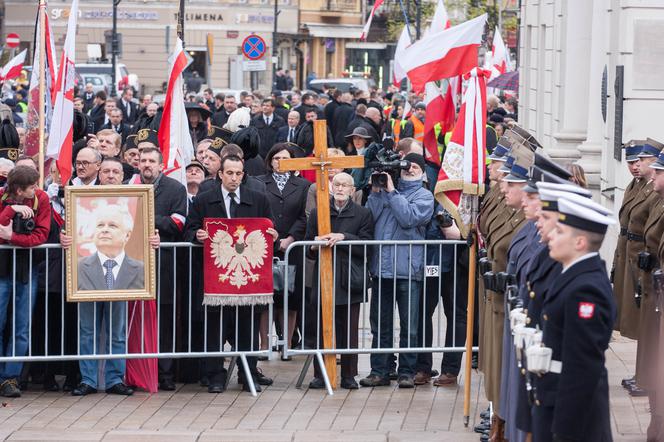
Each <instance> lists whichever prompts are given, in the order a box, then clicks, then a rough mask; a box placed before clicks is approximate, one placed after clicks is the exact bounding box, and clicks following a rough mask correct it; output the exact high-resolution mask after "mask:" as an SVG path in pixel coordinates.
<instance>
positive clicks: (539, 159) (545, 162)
mask: <svg viewBox="0 0 664 442" xmlns="http://www.w3.org/2000/svg"><path fill="white" fill-rule="evenodd" d="M535 166H537V167H539V168H540V169H542V170H543V171H546V172H549V173H551V174H553V175H556V176H558V177H559V178H561V179H563V180H569V179H570V178H572V174H571V173H569V171H567V169H565V168H564V167H562V166H561V165H559V164H556V163H554V162H553V161H551V159H550V158H548V157H545V156H544V155H542V154H539V153H537V152H535Z"/></svg>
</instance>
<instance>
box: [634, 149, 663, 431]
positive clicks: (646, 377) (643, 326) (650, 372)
mask: <svg viewBox="0 0 664 442" xmlns="http://www.w3.org/2000/svg"><path fill="white" fill-rule="evenodd" d="M648 169H649V172H650V175H647V176H644V178H645V179H649V180H652V182H653V195H656V197H657V198H656V203H655V204H654V207H653V210H652V211H651V212H650V215H649V216H648V220H647V221H646V225H645V229H644V234H643V236H644V237H645V248H644V251H643V252H641V253H639V255H638V265H639V269H640V275H639V282H640V283H641V287H642V296H641V308H640V309H639V313H640V316H639V322H640V327H639V342H638V349H637V353H636V359H637V364H636V367H637V371H636V382H637V385H639V386H640V387H642V388H644V389H645V390H646V391H647V392H648V397H649V400H650V413H651V425H650V426H649V428H648V440H661V439H656V437H657V433H659V431H660V430H659V427H661V425H662V419H663V417H662V411H663V410H662V409H661V407H658V404H657V392H656V388H657V387H658V386H659V385H661V384H660V383H659V382H658V381H659V380H658V378H657V373H658V371H657V370H658V366H657V359H658V353H659V336H658V333H659V326H660V324H659V323H660V313H659V311H658V299H657V294H656V293H655V285H654V283H653V271H654V270H656V269H658V268H660V267H661V261H660V260H659V255H658V251H659V249H660V243H661V242H662V236H663V235H664V199H663V198H662V196H664V153H660V154H659V157H658V159H657V161H655V162H653V163H652V164H651V165H650V166H649V168H648Z"/></svg>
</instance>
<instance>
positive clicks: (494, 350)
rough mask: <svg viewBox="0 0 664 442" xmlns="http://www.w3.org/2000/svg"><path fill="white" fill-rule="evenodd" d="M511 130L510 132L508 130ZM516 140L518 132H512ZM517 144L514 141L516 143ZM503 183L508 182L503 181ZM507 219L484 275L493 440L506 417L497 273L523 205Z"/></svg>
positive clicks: (494, 242)
mask: <svg viewBox="0 0 664 442" xmlns="http://www.w3.org/2000/svg"><path fill="white" fill-rule="evenodd" d="M508 133H510V132H508ZM512 135H513V136H514V137H515V139H516V140H519V138H520V137H519V136H518V135H516V134H512ZM519 143H520V144H521V145H522V146H523V145H526V143H527V142H525V140H523V139H522V138H521V141H519ZM513 144H514V143H513ZM514 161H515V158H514V157H512V156H510V157H508V160H507V162H506V163H505V165H504V166H503V168H502V169H500V170H501V171H502V172H503V173H509V172H510V170H511V167H512V165H513V164H514ZM500 185H501V186H504V185H506V183H502V181H501V184H500ZM505 211H506V212H507V214H508V216H507V217H506V219H504V220H501V221H502V222H501V223H500V224H499V225H498V226H497V229H496V231H495V233H493V232H492V233H491V237H490V242H489V243H488V244H487V258H488V259H489V260H490V262H491V271H490V272H487V273H485V274H484V275H483V278H484V285H485V288H486V299H487V304H486V306H485V308H486V310H485V314H486V316H487V317H488V318H487V321H486V324H487V328H486V329H485V332H484V339H485V342H484V345H485V350H487V351H485V353H484V354H485V358H484V375H485V376H484V380H485V383H486V387H485V388H486V392H487V398H488V399H489V400H490V401H491V402H492V404H493V411H494V415H493V416H492V419H491V434H490V437H491V439H492V440H503V432H504V420H502V419H501V418H500V417H501V416H502V415H501V410H500V373H501V365H502V348H503V330H504V322H505V316H504V315H505V305H504V304H505V296H504V295H505V294H504V291H503V290H504V288H500V287H498V281H497V275H498V274H499V273H501V272H505V270H506V269H507V249H508V248H509V245H510V243H511V242H512V238H513V237H514V235H515V234H516V232H518V231H519V230H520V229H521V228H522V227H523V225H524V224H525V220H526V219H525V216H524V214H523V210H521V208H513V207H507V208H506V210H505Z"/></svg>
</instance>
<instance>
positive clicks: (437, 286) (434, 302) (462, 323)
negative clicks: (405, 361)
mask: <svg viewBox="0 0 664 442" xmlns="http://www.w3.org/2000/svg"><path fill="white" fill-rule="evenodd" d="M454 280H455V274H454V271H450V272H445V273H443V274H442V275H441V276H440V277H437V278H434V277H429V278H426V281H425V283H424V284H425V285H424V293H423V296H422V304H421V306H420V321H419V323H418V327H417V329H418V335H417V338H418V346H420V347H430V346H431V345H432V343H433V315H434V311H435V310H436V307H437V306H438V299H439V298H440V299H442V301H443V312H444V313H445V318H446V321H445V323H446V324H445V325H446V328H445V347H463V346H464V344H465V343H466V314H467V312H466V309H467V306H468V272H467V270H465V267H464V266H461V265H458V266H457V272H456V305H455V292H454ZM462 356H463V353H461V352H445V353H443V361H442V363H441V367H440V371H441V373H448V374H452V375H455V376H457V375H458V374H459V370H460V368H461V358H462ZM432 364H433V355H432V353H418V354H417V371H418V372H420V371H421V372H425V373H429V372H430V371H431V368H432Z"/></svg>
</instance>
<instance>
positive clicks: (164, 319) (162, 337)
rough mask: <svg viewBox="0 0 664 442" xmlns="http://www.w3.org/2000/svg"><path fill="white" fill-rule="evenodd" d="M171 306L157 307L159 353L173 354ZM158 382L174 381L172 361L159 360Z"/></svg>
mask: <svg viewBox="0 0 664 442" xmlns="http://www.w3.org/2000/svg"><path fill="white" fill-rule="evenodd" d="M173 312H174V309H173V304H160V305H159V352H160V353H173V352H175V345H174V344H175V340H174V339H173V324H174V322H175V320H174V319H173ZM157 365H158V366H159V382H164V381H174V380H175V379H174V378H175V370H174V364H173V359H159V362H158V363H157Z"/></svg>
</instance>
